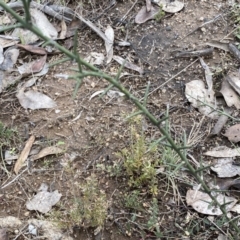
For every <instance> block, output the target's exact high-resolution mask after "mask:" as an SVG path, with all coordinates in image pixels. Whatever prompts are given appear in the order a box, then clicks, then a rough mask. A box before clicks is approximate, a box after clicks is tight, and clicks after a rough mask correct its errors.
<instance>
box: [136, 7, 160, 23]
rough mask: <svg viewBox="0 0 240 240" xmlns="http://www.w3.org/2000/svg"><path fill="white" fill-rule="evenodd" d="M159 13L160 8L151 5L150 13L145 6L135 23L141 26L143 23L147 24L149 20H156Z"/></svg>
mask: <svg viewBox="0 0 240 240" xmlns="http://www.w3.org/2000/svg"><path fill="white" fill-rule="evenodd" d="M158 12H159V7H155V6H152V5H151V7H150V11H148V10H147V7H146V6H143V7H142V8H141V10H140V11H139V12H138V14H137V15H136V17H135V23H137V24H141V23H145V22H146V21H148V20H151V19H154V17H155V15H156V14H157V13H158Z"/></svg>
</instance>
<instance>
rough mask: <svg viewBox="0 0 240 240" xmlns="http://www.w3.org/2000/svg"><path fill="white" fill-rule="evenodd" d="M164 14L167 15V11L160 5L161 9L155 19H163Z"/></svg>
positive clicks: (158, 20)
mask: <svg viewBox="0 0 240 240" xmlns="http://www.w3.org/2000/svg"><path fill="white" fill-rule="evenodd" d="M164 16H165V12H164V11H163V6H162V5H160V8H159V11H158V13H157V14H156V15H155V16H154V18H155V20H156V21H157V22H160V21H161V20H162V19H163V17H164Z"/></svg>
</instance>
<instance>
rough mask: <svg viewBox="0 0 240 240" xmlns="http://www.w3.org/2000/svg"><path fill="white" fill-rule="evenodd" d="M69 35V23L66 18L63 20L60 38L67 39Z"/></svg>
mask: <svg viewBox="0 0 240 240" xmlns="http://www.w3.org/2000/svg"><path fill="white" fill-rule="evenodd" d="M66 35H67V25H66V23H65V21H64V20H62V21H61V33H60V36H59V39H65V38H66Z"/></svg>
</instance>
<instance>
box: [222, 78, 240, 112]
mask: <svg viewBox="0 0 240 240" xmlns="http://www.w3.org/2000/svg"><path fill="white" fill-rule="evenodd" d="M220 92H221V93H222V95H223V97H224V99H225V101H226V103H227V105H228V106H229V107H232V106H235V107H236V108H237V109H240V100H239V96H238V94H237V93H236V92H235V91H234V90H233V88H232V86H231V85H230V84H229V82H228V81H227V80H226V79H224V80H223V81H222V87H221V90H220Z"/></svg>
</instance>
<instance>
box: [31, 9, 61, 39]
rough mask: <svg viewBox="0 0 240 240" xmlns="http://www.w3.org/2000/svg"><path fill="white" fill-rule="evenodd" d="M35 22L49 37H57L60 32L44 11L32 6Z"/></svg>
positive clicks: (32, 15)
mask: <svg viewBox="0 0 240 240" xmlns="http://www.w3.org/2000/svg"><path fill="white" fill-rule="evenodd" d="M30 13H31V17H32V21H33V23H34V24H35V25H36V27H37V28H38V29H39V30H40V31H41V32H42V33H43V34H44V35H45V36H46V37H48V38H51V39H56V38H57V36H58V32H57V30H56V28H55V27H54V26H53V25H52V24H51V23H50V22H49V20H48V19H47V17H46V16H45V14H44V13H43V12H41V11H40V10H38V9H36V8H30Z"/></svg>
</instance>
